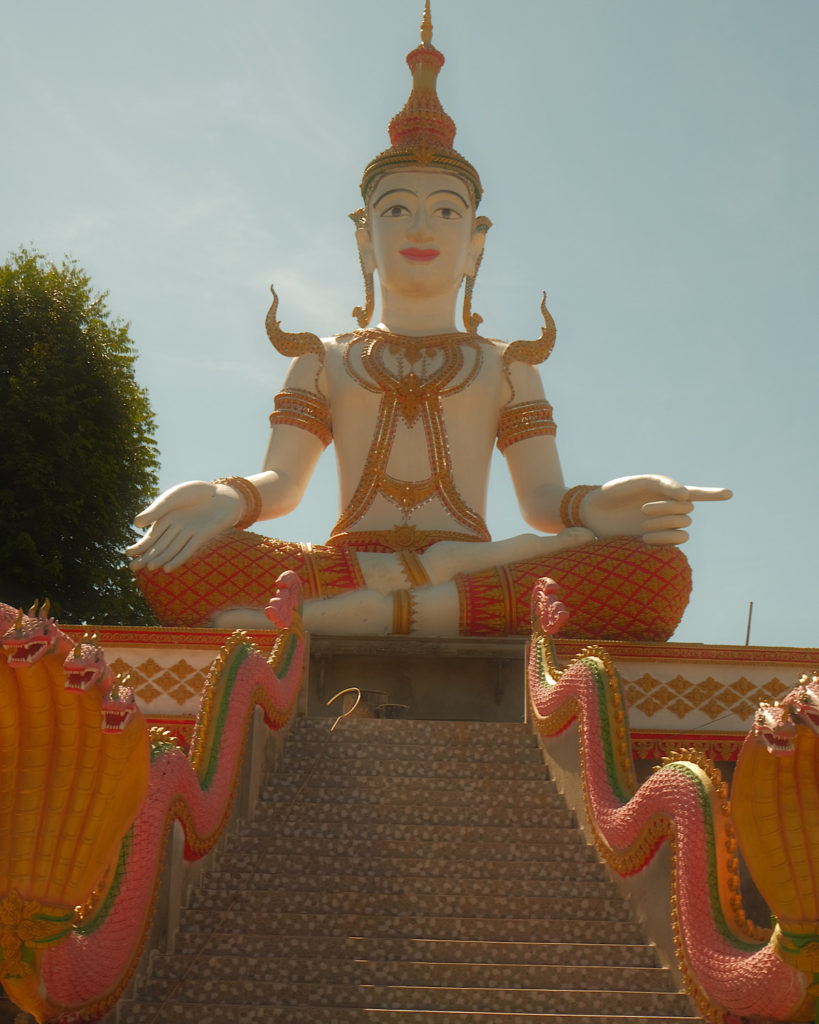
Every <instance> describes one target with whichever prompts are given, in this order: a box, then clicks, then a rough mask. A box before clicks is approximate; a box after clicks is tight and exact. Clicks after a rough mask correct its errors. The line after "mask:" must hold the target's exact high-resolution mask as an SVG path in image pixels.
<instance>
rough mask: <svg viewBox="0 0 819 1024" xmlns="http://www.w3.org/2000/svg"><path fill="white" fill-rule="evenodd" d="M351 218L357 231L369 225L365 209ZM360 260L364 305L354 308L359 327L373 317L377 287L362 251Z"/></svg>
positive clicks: (358, 211)
mask: <svg viewBox="0 0 819 1024" xmlns="http://www.w3.org/2000/svg"><path fill="white" fill-rule="evenodd" d="M350 220H351V221H352V222H353V224H355V226H356V231H358V230H360V229H366V227H367V211H366V210H364V209H361V210H356V211H355V213H351V214H350ZM358 262H359V264H360V266H361V273H362V274H363V275H364V305H363V306H356V307H355V308H354V309H353V314H352V315H353V317H354V318H355V319H356V320H357V321H358V326H359V327H366V326H367V325H368V324H369V322H370V320H372V317H373V310H374V309H375V289H374V287H373V272H372V271H371V270H367V269H366V268H365V266H364V260H363V259H362V257H361V253H360V252H359V254H358Z"/></svg>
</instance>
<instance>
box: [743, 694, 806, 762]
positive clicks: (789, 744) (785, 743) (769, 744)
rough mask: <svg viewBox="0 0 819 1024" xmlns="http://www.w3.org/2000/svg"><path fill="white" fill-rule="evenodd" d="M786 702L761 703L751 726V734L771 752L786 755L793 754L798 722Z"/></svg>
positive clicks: (776, 754)
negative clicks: (791, 714) (792, 716)
mask: <svg viewBox="0 0 819 1024" xmlns="http://www.w3.org/2000/svg"><path fill="white" fill-rule="evenodd" d="M789 712H790V709H789V707H788V706H787V705H786V704H780V703H778V702H777V703H776V704H767V703H763V704H760V705H759V708H758V710H757V712H756V714H755V715H754V722H753V725H752V726H751V733H750V734H751V735H752V736H753V737H754V739H755V740H756V741H757V743H759V744H760V745H761V746H763V747H765V749H766V750H767V751H768V753H769V754H774V755H775V756H781V757H784V756H786V755H788V754H792V753H793V750H794V741H795V739H796V723H795V722H794V721H793V719H792V718H791V716H790V713H789Z"/></svg>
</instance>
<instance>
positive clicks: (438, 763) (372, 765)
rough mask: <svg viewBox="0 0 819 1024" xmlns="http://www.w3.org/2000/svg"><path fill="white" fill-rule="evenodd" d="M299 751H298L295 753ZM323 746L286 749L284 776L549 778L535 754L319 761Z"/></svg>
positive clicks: (383, 757) (283, 764)
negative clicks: (517, 757) (496, 757)
mask: <svg viewBox="0 0 819 1024" xmlns="http://www.w3.org/2000/svg"><path fill="white" fill-rule="evenodd" d="M298 751H301V753H298ZM321 751H322V748H321V746H317V747H316V748H315V749H313V750H312V752H309V751H307V749H306V748H301V747H294V748H293V750H292V751H290V750H288V752H287V755H286V756H285V758H284V760H283V761H282V765H281V772H282V774H283V775H285V776H287V775H289V774H291V773H298V774H302V773H304V772H306V771H313V772H315V773H316V774H317V775H321V774H323V773H330V772H332V773H335V774H339V773H341V772H344V773H345V774H347V773H349V774H354V775H376V776H378V777H379V778H383V779H391V778H396V779H408V778H423V779H507V780H517V779H548V778H549V773H548V771H547V770H546V766H545V765H544V764H543V762H542V761H541V760H538V758H539V757H540V754H539V753H538V754H537V757H531V758H528V759H527V760H525V761H496V760H487V761H470V762H465V761H457V760H453V759H452V758H451V757H446V758H442V759H441V758H439V759H422V758H420V757H410V758H407V757H406V756H405V757H404V758H402V757H400V756H399V755H398V754H397V753H396V755H395V756H390V755H389V754H388V753H384V752H383V750H382V752H381V755H380V756H379V757H377V758H376V757H364V755H363V751H362V754H361V756H360V757H357V758H346V759H343V758H341V757H338V758H331V759H329V760H328V761H322V760H320V755H321Z"/></svg>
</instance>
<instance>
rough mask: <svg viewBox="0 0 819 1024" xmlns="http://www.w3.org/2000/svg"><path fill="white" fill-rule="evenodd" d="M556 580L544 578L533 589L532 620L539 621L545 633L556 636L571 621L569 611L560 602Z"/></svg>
mask: <svg viewBox="0 0 819 1024" xmlns="http://www.w3.org/2000/svg"><path fill="white" fill-rule="evenodd" d="M557 595H558V586H557V584H556V583H555V581H554V580H552V579H549V577H548V576H544V577H543V578H542V579H539V580H538V581H537V583H536V584H535V585H534V588H533V589H532V619H533V620H536V621H539V622H540V625H541V628H542V629H543V632H544V633H548V634H549V636H554V635H555V633H558V632H559V631H560V630H561V629H562V628H563V626H565V625H566V623H567V622H568V621H569V609H568V608H567V607H566V605H565V604H563V602H562V601H561V600H560V598H559V597H558V596H557Z"/></svg>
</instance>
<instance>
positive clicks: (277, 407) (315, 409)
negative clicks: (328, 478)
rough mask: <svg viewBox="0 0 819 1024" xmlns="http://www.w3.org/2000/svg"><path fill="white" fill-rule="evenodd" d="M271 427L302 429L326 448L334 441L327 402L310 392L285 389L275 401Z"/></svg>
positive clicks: (271, 415)
mask: <svg viewBox="0 0 819 1024" xmlns="http://www.w3.org/2000/svg"><path fill="white" fill-rule="evenodd" d="M273 405H274V412H272V413H271V414H270V426H271V427H275V426H276V425H277V424H280V425H282V426H288V427H300V428H301V429H302V430H307V431H309V432H310V433H311V434H313V435H315V437H317V438H318V439H319V441H321V443H322V444H323V445H324V447H325V448H326V447H327V445H328V444H329V443H330V442H331V441H332V440H333V427H332V417H331V415H330V407H329V405H328V404H327V402H326V401H325V400H324V399H323V398H321V397H319V396H318V395H314V394H312V393H311V392H310V391H300V390H297V389H295V388H285V389H284V390H283V391H280V392H279V393H278V394H277V395H276V397H275V398H274V399H273Z"/></svg>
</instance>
